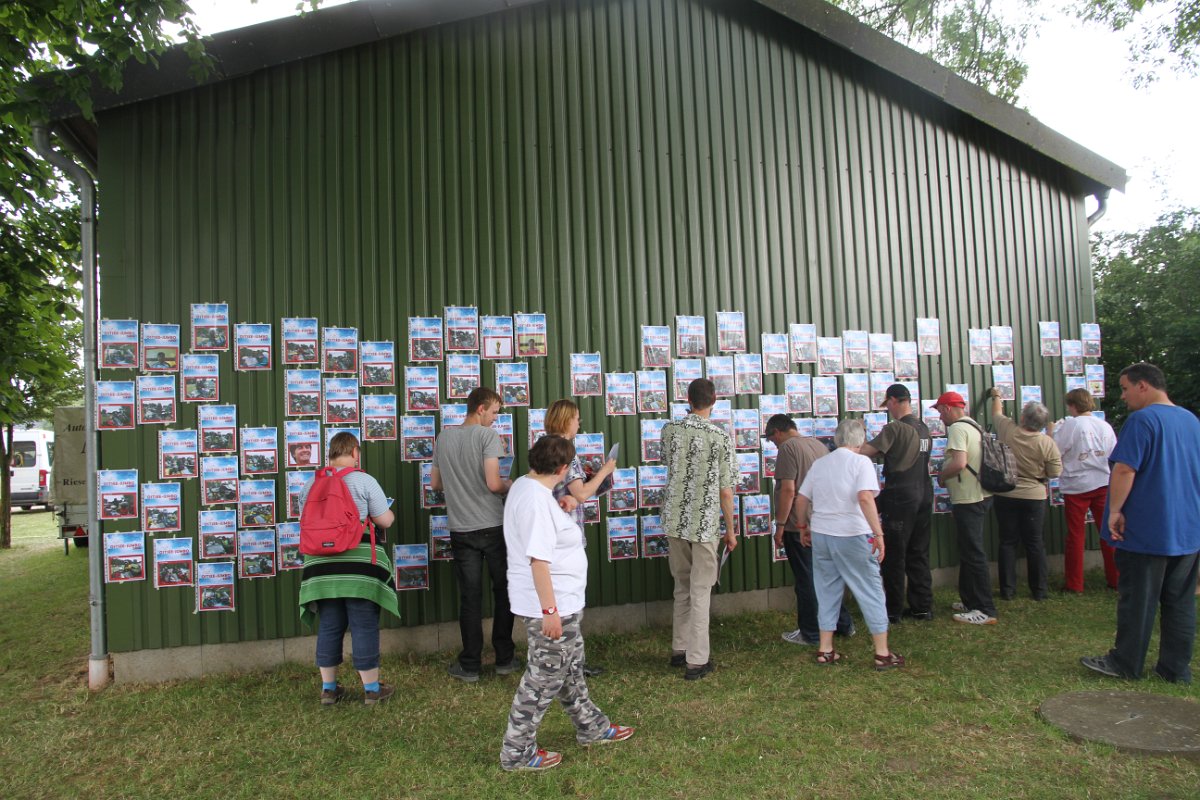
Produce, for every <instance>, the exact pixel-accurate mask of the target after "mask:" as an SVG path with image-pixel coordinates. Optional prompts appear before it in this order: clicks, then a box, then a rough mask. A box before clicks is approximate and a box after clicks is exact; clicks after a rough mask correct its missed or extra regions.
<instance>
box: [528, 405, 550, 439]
mask: <svg viewBox="0 0 1200 800" xmlns="http://www.w3.org/2000/svg"><path fill="white" fill-rule="evenodd" d="M528 427H529V430H528V437H529V446H530V447H533V445H534V444H535V443H536V442H537V440H538V439H540V438H542V437H543V436H545V435H546V409H544V408H531V409H529V417H528Z"/></svg>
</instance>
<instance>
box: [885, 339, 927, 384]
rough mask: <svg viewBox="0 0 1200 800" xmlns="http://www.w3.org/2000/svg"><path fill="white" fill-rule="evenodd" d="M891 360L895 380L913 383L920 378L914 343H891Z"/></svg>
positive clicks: (915, 344)
mask: <svg viewBox="0 0 1200 800" xmlns="http://www.w3.org/2000/svg"><path fill="white" fill-rule="evenodd" d="M892 360H893V362H894V363H895V365H896V368H895V373H896V380H901V381H915V380H917V379H918V378H919V377H920V372H919V368H918V360H917V343H916V342H892Z"/></svg>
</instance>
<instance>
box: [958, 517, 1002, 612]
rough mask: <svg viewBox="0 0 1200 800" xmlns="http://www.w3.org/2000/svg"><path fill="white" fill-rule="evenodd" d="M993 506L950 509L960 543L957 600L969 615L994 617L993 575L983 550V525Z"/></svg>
mask: <svg viewBox="0 0 1200 800" xmlns="http://www.w3.org/2000/svg"><path fill="white" fill-rule="evenodd" d="M991 505H992V499H991V498H990V497H989V498H987V499H985V500H983V501H982V502H980V503H957V504H955V505H953V506H951V507H950V514H951V515H952V516H953V517H954V528H955V533H956V534H957V539H958V597H959V599H960V600H962V603H963V605H964V606H966V607H967V610H968V611H982V612H983V613H985V614H987V615H988V616H989V617H994V616H996V602H995V601H994V600H993V599H992V573H991V572H989V571H988V559H987V553H985V552H984V550H983V521H984V520H985V519H987V512H988V508H989V507H990V506H991Z"/></svg>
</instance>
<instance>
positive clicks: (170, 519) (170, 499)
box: [142, 482, 183, 533]
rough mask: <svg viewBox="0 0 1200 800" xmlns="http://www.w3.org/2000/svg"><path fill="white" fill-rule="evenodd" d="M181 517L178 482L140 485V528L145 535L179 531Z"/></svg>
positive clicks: (181, 492) (181, 495)
mask: <svg viewBox="0 0 1200 800" xmlns="http://www.w3.org/2000/svg"><path fill="white" fill-rule="evenodd" d="M182 517H183V491H182V489H181V487H180V484H179V483H178V482H172V483H143V484H142V528H143V529H144V530H145V531H146V532H147V533H159V532H161V531H178V530H181V529H182V525H183V521H182Z"/></svg>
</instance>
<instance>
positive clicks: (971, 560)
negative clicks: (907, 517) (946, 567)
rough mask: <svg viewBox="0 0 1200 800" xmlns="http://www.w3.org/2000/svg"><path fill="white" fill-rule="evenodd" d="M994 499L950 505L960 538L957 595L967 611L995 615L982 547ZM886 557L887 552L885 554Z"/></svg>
mask: <svg viewBox="0 0 1200 800" xmlns="http://www.w3.org/2000/svg"><path fill="white" fill-rule="evenodd" d="M991 505H992V500H991V498H990V497H989V498H987V499H985V500H983V501H982V502H979V503H958V504H955V505H953V506H951V507H950V514H951V515H952V516H953V517H954V528H955V533H956V535H957V540H958V596H959V599H961V600H962V603H963V605H964V606H966V607H967V610H968V611H982V612H983V613H985V614H987V615H988V616H989V617H994V616H996V603H995V601H993V600H992V575H991V573H990V572H988V559H987V553H985V552H984V551H983V521H984V520H985V519H987V512H988V508H989V507H991ZM884 560H885V561H886V560H887V558H886V556H885V557H884Z"/></svg>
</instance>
